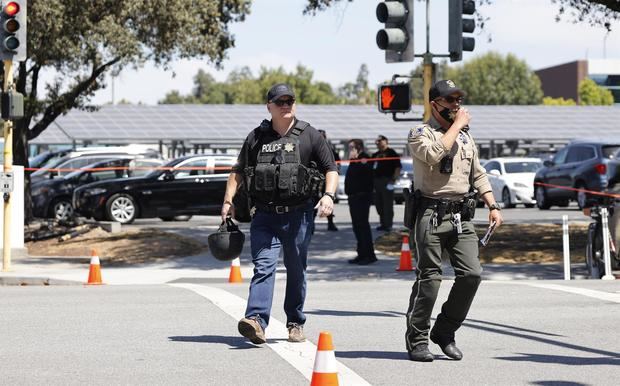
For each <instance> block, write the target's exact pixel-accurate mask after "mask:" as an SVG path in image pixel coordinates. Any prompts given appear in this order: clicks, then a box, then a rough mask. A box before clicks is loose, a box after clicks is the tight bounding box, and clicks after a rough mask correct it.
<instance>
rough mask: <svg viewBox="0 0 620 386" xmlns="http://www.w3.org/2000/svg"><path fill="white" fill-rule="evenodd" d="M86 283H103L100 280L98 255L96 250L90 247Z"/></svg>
mask: <svg viewBox="0 0 620 386" xmlns="http://www.w3.org/2000/svg"><path fill="white" fill-rule="evenodd" d="M86 284H88V285H96V284H103V282H102V281H101V264H100V263H99V256H98V255H97V251H95V250H94V249H92V250H91V251H90V268H89V270H88V283H86Z"/></svg>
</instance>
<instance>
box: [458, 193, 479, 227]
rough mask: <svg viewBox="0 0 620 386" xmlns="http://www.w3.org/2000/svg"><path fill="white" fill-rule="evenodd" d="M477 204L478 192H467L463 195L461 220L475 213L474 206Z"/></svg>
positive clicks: (471, 217)
mask: <svg viewBox="0 0 620 386" xmlns="http://www.w3.org/2000/svg"><path fill="white" fill-rule="evenodd" d="M477 205H478V192H469V193H467V194H466V195H465V197H463V208H462V209H461V218H462V219H463V220H466V221H468V220H471V219H473V218H474V215H475V214H476V206H477Z"/></svg>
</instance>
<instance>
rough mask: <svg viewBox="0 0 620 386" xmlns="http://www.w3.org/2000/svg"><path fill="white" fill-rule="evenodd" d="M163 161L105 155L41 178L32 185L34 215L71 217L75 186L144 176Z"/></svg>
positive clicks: (60, 218) (63, 218) (60, 217)
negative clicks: (78, 166) (114, 157)
mask: <svg viewBox="0 0 620 386" xmlns="http://www.w3.org/2000/svg"><path fill="white" fill-rule="evenodd" d="M161 164H163V161H162V160H159V159H136V158H135V157H125V158H118V159H111V160H110V159H106V160H104V161H99V162H95V163H93V164H90V165H87V166H85V167H84V168H83V169H80V170H76V171H74V172H72V173H69V174H67V175H65V176H63V177H60V178H54V179H44V180H40V181H38V182H35V183H33V184H32V185H31V190H30V192H31V197H32V212H33V215H34V216H35V217H43V218H46V217H48V218H55V219H57V220H68V219H70V218H71V217H72V216H73V205H72V203H71V200H72V197H73V191H74V190H75V188H77V187H79V186H81V185H85V184H89V183H92V182H95V181H105V180H110V179H114V178H127V177H137V176H143V175H146V174H148V173H149V171H150V170H153V169H154V168H157V167H158V166H161ZM124 168H127V169H124Z"/></svg>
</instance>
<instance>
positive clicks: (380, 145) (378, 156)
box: [372, 135, 402, 232]
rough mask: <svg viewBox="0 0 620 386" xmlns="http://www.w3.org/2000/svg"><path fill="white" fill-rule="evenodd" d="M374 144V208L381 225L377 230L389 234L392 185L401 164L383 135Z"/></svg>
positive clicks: (391, 210) (392, 213) (392, 195)
mask: <svg viewBox="0 0 620 386" xmlns="http://www.w3.org/2000/svg"><path fill="white" fill-rule="evenodd" d="M375 144H376V145H377V149H379V150H378V151H377V152H375V153H374V154H373V155H372V158H374V159H375V162H374V188H375V208H376V209H377V214H379V219H380V223H381V224H380V225H379V226H378V227H377V230H378V231H386V232H389V231H391V230H392V223H393V221H394V184H395V183H396V180H397V179H398V177H399V175H400V169H401V167H402V164H401V163H400V156H399V155H398V153H396V151H394V149H392V148H391V147H389V146H388V139H387V138H386V137H385V136H384V135H379V136H378V137H377V140H376V141H375ZM382 158H387V159H386V160H383V159H382Z"/></svg>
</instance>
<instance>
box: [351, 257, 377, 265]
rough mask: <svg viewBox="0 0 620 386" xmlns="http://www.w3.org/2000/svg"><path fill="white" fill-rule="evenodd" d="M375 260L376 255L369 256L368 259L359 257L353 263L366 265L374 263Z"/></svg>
mask: <svg viewBox="0 0 620 386" xmlns="http://www.w3.org/2000/svg"><path fill="white" fill-rule="evenodd" d="M377 261H379V259H377V258H376V257H371V258H368V259H359V260H358V261H357V262H356V263H355V264H357V265H368V264H372V263H376V262H377Z"/></svg>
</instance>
